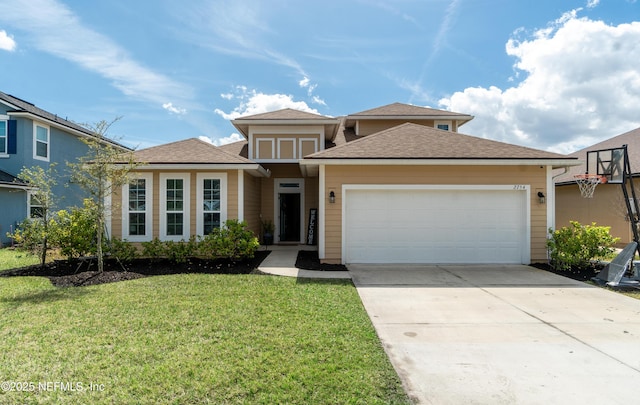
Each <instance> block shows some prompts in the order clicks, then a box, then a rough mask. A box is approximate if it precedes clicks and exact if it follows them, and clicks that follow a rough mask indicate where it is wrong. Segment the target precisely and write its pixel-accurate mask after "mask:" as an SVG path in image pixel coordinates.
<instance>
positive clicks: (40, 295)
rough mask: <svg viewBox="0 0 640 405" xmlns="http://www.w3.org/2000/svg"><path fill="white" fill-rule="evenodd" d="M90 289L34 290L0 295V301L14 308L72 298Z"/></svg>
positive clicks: (87, 292)
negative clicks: (7, 295)
mask: <svg viewBox="0 0 640 405" xmlns="http://www.w3.org/2000/svg"><path fill="white" fill-rule="evenodd" d="M91 292H92V290H89V289H86V288H65V289H55V290H46V291H35V292H27V293H24V294H19V295H16V296H12V297H6V296H3V297H0V302H1V303H3V304H6V305H7V306H8V307H9V308H11V309H16V308H18V307H20V306H21V305H24V304H44V303H51V302H57V301H62V300H73V299H76V298H79V297H82V296H85V295H87V294H90V293H91Z"/></svg>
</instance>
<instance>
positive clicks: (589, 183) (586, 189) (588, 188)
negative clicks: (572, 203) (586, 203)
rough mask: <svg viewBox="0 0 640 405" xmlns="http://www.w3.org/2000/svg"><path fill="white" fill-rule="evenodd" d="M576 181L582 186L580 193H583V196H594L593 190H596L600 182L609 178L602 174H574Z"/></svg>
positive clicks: (604, 181)
mask: <svg viewBox="0 0 640 405" xmlns="http://www.w3.org/2000/svg"><path fill="white" fill-rule="evenodd" d="M574 179H575V181H576V183H578V187H579V188H580V194H582V197H583V198H592V197H593V192H594V191H595V190H596V187H597V186H598V184H600V183H602V184H604V183H606V182H607V178H606V177H605V176H600V175H598V174H588V173H586V174H578V175H576V176H574Z"/></svg>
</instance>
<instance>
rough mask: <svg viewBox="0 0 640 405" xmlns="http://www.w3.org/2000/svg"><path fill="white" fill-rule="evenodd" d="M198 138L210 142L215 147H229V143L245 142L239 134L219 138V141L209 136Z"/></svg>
mask: <svg viewBox="0 0 640 405" xmlns="http://www.w3.org/2000/svg"><path fill="white" fill-rule="evenodd" d="M198 138H199V139H200V140H201V141H204V142H208V143H210V144H212V145H215V146H222V145H227V144H229V143H234V142H238V141H243V140H244V138H243V137H242V135H240V134H238V133H235V132H234V133H233V134H231V135H229V136H226V137H224V138H218V139H211V138H209V137H208V136H203V135H201V136H199V137H198Z"/></svg>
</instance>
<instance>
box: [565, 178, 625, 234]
mask: <svg viewBox="0 0 640 405" xmlns="http://www.w3.org/2000/svg"><path fill="white" fill-rule="evenodd" d="M629 197H631V193H629ZM569 221H578V222H580V223H581V224H585V225H587V224H591V223H593V222H595V223H596V224H597V225H600V226H610V227H611V231H610V233H611V235H613V236H614V237H617V238H620V242H619V243H620V244H627V243H629V242H631V241H633V232H632V231H631V226H630V224H629V221H628V220H627V208H626V206H625V202H624V194H623V193H622V187H621V186H620V185H619V184H600V185H599V186H598V187H596V190H595V192H594V193H593V198H583V197H582V196H581V195H580V190H579V189H578V185H577V184H568V185H563V186H558V187H556V224H555V226H556V228H557V229H559V228H562V227H563V226H569V225H570V223H569Z"/></svg>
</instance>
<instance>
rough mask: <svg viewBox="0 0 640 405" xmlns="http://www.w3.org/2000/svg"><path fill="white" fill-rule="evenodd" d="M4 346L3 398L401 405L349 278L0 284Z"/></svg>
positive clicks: (0, 361) (198, 277)
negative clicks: (58, 285) (71, 285)
mask: <svg viewBox="0 0 640 405" xmlns="http://www.w3.org/2000/svg"><path fill="white" fill-rule="evenodd" d="M0 342H1V343H0V347H1V348H2V350H0V365H1V366H0V383H2V382H5V383H4V384H3V386H2V388H3V389H6V388H7V387H9V388H10V389H17V388H18V387H19V386H21V387H22V388H23V389H26V390H32V392H17V391H2V390H0V403H47V404H48V403H74V404H75V403H77V404H85V403H93V404H96V403H103V404H112V403H176V404H201V403H212V404H223V403H251V404H254V403H263V404H277V403H289V404H292V403H298V404H345V403H361V404H375V403H380V404H389V403H407V402H408V400H407V397H406V396H405V394H404V392H403V390H402V387H401V384H400V382H399V379H398V377H397V375H396V373H395V371H394V370H393V368H392V366H391V365H390V363H389V361H388V359H387V357H386V355H385V353H384V351H383V349H382V347H381V345H380V342H379V340H378V338H377V336H376V334H375V331H374V329H373V327H372V325H371V322H370V321H369V318H368V317H367V314H366V312H365V310H364V308H363V306H362V304H361V302H360V299H359V298H358V294H357V292H356V289H355V288H354V287H353V285H352V284H351V283H350V282H349V281H317V280H309V281H303V280H296V279H293V278H283V277H272V276H260V275H242V276H239V275H232V276H228V275H204V274H188V275H172V276H158V277H148V278H143V279H138V280H132V281H125V282H119V283H113V284H103V285H97V286H91V287H79V288H65V289H58V288H55V287H53V286H52V285H51V284H50V282H49V280H47V279H46V278H37V277H15V278H0ZM7 381H9V382H15V383H14V384H13V385H11V386H9V385H7V384H6V382H7ZM23 383H27V385H24V384H23ZM29 383H33V386H30V385H29ZM39 383H42V384H43V385H42V386H39ZM31 387H33V389H32V388H31ZM71 388H74V389H76V390H75V391H70V389H71ZM80 388H81V389H82V390H83V391H81V390H80Z"/></svg>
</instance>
